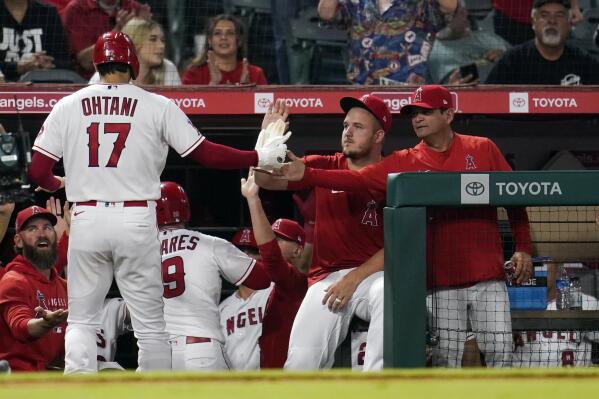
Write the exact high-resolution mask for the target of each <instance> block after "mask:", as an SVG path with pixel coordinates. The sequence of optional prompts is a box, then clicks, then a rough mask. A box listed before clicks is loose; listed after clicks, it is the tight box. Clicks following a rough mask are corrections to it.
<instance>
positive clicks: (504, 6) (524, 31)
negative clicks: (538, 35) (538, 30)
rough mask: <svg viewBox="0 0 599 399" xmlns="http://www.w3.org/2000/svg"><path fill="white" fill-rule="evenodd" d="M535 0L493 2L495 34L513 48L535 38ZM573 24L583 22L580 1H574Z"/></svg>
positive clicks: (499, 0) (496, 0) (498, 0)
mask: <svg viewBox="0 0 599 399" xmlns="http://www.w3.org/2000/svg"><path fill="white" fill-rule="evenodd" d="M532 3H533V0H493V9H494V10H495V13H494V14H493V25H494V28H495V33H496V34H498V35H499V36H501V37H503V38H504V39H505V40H506V41H507V42H508V43H509V44H511V45H512V46H515V45H518V44H521V43H524V42H526V41H528V40H530V39H533V38H534V33H533V32H532V31H531V30H530V12H531V10H532ZM571 3H572V23H573V24H577V23H578V22H580V21H581V20H582V13H581V12H580V8H579V7H578V0H572V1H571Z"/></svg>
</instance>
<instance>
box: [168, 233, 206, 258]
mask: <svg viewBox="0 0 599 399" xmlns="http://www.w3.org/2000/svg"><path fill="white" fill-rule="evenodd" d="M188 239H189V241H188ZM198 241H200V237H198V236H193V237H191V238H189V235H188V234H181V235H180V236H174V237H171V238H165V239H164V240H162V242H161V243H160V253H161V254H162V255H167V254H170V253H172V252H176V251H183V250H184V249H189V250H190V251H193V250H194V249H196V247H197V246H198Z"/></svg>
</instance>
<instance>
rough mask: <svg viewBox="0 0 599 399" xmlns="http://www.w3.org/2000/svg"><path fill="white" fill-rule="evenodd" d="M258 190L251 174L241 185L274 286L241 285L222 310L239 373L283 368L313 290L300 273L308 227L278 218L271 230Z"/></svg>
mask: <svg viewBox="0 0 599 399" xmlns="http://www.w3.org/2000/svg"><path fill="white" fill-rule="evenodd" d="M258 192H259V187H258V186H257V185H256V183H255V182H254V176H253V172H252V171H250V175H249V177H248V179H247V180H246V179H242V181H241V193H242V194H243V196H244V197H245V198H246V200H247V202H248V208H249V210H250V215H251V218H252V226H253V233H254V237H255V240H256V241H255V243H256V245H257V247H258V249H259V252H260V258H261V260H262V263H263V264H264V266H265V269H266V272H267V274H268V276H269V277H270V279H271V281H272V282H273V283H274V284H273V285H271V287H270V288H269V289H266V290H259V291H252V290H248V289H247V288H246V287H243V289H242V287H240V290H239V291H238V292H236V293H234V294H233V295H231V296H230V297H229V298H227V299H225V300H224V301H223V302H222V303H221V305H220V306H219V310H220V313H221V329H222V330H223V333H224V335H225V338H226V345H225V348H226V351H227V355H228V357H229V359H230V361H231V366H232V368H234V369H246V370H247V369H258V368H282V367H283V365H284V364H285V360H286V359H287V348H288V346H289V335H290V334H291V326H292V325H293V320H294V319H295V314H296V313H297V310H298V309H299V307H300V304H301V303H302V299H303V298H304V295H305V293H306V290H307V288H308V280H307V276H306V274H305V273H303V272H302V271H300V267H301V264H302V251H303V247H304V244H305V243H306V236H305V233H304V231H303V229H302V228H301V227H300V225H299V224H298V223H297V222H295V221H293V220H289V219H278V220H276V221H275V222H274V223H273V224H272V226H271V224H270V223H269V222H268V219H267V217H266V213H265V212H264V208H263V207H262V202H261V201H260V197H259V196H258ZM252 314H255V318H254V320H255V321H254V322H252V319H251V315H252ZM240 317H241V318H244V317H247V318H248V321H247V323H239V322H238V321H239V320H240Z"/></svg>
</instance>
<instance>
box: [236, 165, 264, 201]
mask: <svg viewBox="0 0 599 399" xmlns="http://www.w3.org/2000/svg"><path fill="white" fill-rule="evenodd" d="M259 192H260V187H259V186H258V185H257V184H256V181H255V179H254V169H253V168H250V173H249V174H248V178H247V179H244V178H242V179H241V195H243V196H244V197H245V198H247V199H250V198H256V197H258V193H259Z"/></svg>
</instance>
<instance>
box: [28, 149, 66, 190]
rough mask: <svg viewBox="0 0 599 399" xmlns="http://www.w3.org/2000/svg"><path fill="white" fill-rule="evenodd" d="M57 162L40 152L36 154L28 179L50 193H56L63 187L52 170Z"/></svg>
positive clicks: (34, 154)
mask: <svg viewBox="0 0 599 399" xmlns="http://www.w3.org/2000/svg"><path fill="white" fill-rule="evenodd" d="M55 164H56V161H55V160H53V159H52V158H50V157H47V156H46V155H44V154H41V153H39V152H34V153H33V157H32V159H31V165H30V166H29V170H28V177H29V180H31V182H32V183H34V184H37V185H38V186H40V187H42V188H43V189H46V190H48V191H56V190H58V189H59V188H60V186H61V181H60V180H59V179H57V178H56V177H55V176H54V175H53V174H52V168H53V167H54V165H55Z"/></svg>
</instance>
